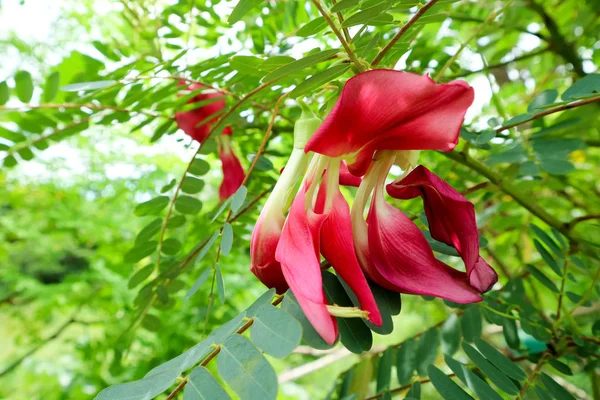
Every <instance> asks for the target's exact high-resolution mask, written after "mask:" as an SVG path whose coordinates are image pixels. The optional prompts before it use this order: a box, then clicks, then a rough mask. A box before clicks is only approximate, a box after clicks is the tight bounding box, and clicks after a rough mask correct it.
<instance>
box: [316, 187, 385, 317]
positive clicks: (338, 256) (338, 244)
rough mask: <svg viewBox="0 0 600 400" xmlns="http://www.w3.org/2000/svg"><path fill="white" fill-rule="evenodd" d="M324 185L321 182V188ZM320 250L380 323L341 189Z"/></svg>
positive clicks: (328, 217) (327, 220)
mask: <svg viewBox="0 0 600 400" xmlns="http://www.w3.org/2000/svg"><path fill="white" fill-rule="evenodd" d="M324 186H325V185H322V186H321V189H322V190H323V189H324ZM319 194H321V191H320V192H319ZM321 253H322V254H323V257H325V259H326V260H327V261H329V263H330V264H331V265H332V266H333V269H335V271H336V272H337V273H338V275H339V276H341V277H342V279H343V280H344V282H346V283H347V284H348V286H349V287H350V289H352V291H353V292H354V294H355V295H356V297H357V298H358V302H359V304H360V308H361V309H363V310H365V311H368V312H369V320H371V322H373V323H374V324H375V325H377V326H381V324H382V323H383V321H382V319H381V313H380V312H379V308H378V307H377V303H376V302H375V299H374V297H373V293H372V292H371V288H370V287H369V284H368V283H367V280H366V279H365V276H364V274H363V272H362V270H361V268H360V265H359V263H358V259H357V258H356V254H355V252H354V239H353V238H352V221H351V219H350V208H349V207H348V203H347V202H346V199H344V196H343V195H342V193H341V192H340V191H339V189H338V190H337V192H336V193H335V198H334V200H333V206H332V208H331V212H330V213H329V214H328V216H327V219H326V220H325V222H324V223H323V227H322V228H321Z"/></svg>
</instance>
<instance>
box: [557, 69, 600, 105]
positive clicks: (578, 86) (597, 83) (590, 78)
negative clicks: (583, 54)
mask: <svg viewBox="0 0 600 400" xmlns="http://www.w3.org/2000/svg"><path fill="white" fill-rule="evenodd" d="M596 93H600V74H588V75H586V76H584V77H583V78H581V79H579V80H578V81H576V82H575V83H574V84H573V85H571V87H570V88H568V89H567V90H565V92H564V93H563V94H562V96H561V99H563V100H564V101H571V100H576V99H578V98H581V97H586V96H590V95H593V94H596Z"/></svg>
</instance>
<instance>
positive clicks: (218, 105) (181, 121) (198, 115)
mask: <svg viewBox="0 0 600 400" xmlns="http://www.w3.org/2000/svg"><path fill="white" fill-rule="evenodd" d="M201 88H202V86H201V85H198V84H191V85H190V86H188V90H191V91H194V90H198V89H201ZM215 98H220V100H216V101H214V102H212V103H210V104H207V105H205V106H202V107H199V108H196V109H194V110H191V111H185V112H178V113H175V122H177V126H178V127H179V129H181V130H182V131H184V132H185V133H186V134H187V135H189V136H191V137H192V139H194V140H196V141H198V142H200V143H203V142H204V140H206V137H207V136H208V134H209V133H210V125H211V124H213V123H215V122H216V120H217V119H218V117H216V118H213V119H211V120H210V121H208V122H207V123H205V124H203V125H202V126H199V127H196V125H198V124H199V123H200V122H202V121H204V120H206V118H208V117H210V116H211V115H213V114H215V113H217V112H219V111H221V110H222V109H224V108H225V97H224V96H223V94H222V93H216V92H210V93H200V94H199V95H197V96H194V97H193V98H192V99H190V100H189V101H188V104H191V103H196V102H199V101H205V100H209V99H215Z"/></svg>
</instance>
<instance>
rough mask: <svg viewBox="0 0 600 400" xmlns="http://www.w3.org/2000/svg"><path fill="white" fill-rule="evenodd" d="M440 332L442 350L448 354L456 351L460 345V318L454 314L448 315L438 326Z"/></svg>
mask: <svg viewBox="0 0 600 400" xmlns="http://www.w3.org/2000/svg"><path fill="white" fill-rule="evenodd" d="M440 333H441V337H442V351H443V352H444V353H445V354H449V355H452V354H454V353H456V351H457V350H458V348H459V347H460V337H461V330H460V320H459V318H458V317H457V316H456V314H452V315H450V316H449V317H448V319H447V320H446V322H444V324H443V325H442V327H441V328H440Z"/></svg>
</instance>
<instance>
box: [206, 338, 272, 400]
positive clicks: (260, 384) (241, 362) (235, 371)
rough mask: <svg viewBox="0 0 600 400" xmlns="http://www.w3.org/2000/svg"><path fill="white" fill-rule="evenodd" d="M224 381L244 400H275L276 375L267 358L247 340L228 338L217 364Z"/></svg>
mask: <svg viewBox="0 0 600 400" xmlns="http://www.w3.org/2000/svg"><path fill="white" fill-rule="evenodd" d="M217 369H218V370H219V373H220V374H221V377H222V378H223V380H224V381H225V382H227V384H228V385H229V386H230V387H231V388H232V389H233V391H234V392H235V393H236V394H237V395H238V396H239V397H240V399H241V400H271V399H272V400H275V398H276V397H277V375H275V371H273V368H272V367H271V365H269V363H268V362H267V360H266V359H265V358H264V356H263V355H262V354H261V353H260V351H258V350H257V349H256V347H254V346H253V345H252V343H250V341H249V340H248V339H246V338H245V337H243V336H241V335H238V334H234V335H231V336H229V337H228V338H227V339H226V340H225V342H224V343H223V346H222V347H221V352H220V354H219V358H218V360H217Z"/></svg>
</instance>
